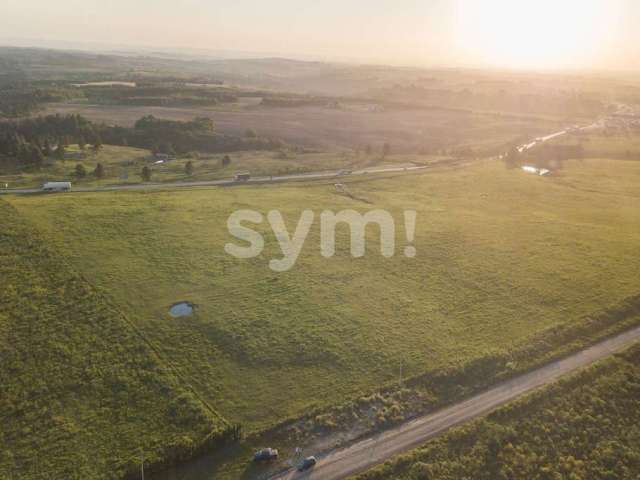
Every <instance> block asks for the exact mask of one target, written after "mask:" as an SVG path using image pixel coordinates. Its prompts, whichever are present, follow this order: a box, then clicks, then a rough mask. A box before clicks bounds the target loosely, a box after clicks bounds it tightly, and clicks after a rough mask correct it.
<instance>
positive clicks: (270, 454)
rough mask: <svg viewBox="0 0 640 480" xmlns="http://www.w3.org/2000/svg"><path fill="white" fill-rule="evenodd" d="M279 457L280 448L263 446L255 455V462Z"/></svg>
mask: <svg viewBox="0 0 640 480" xmlns="http://www.w3.org/2000/svg"><path fill="white" fill-rule="evenodd" d="M276 458H278V450H276V449H275V448H263V449H262V450H258V451H257V452H256V453H255V454H254V455H253V461H254V462H266V461H269V460H275V459H276Z"/></svg>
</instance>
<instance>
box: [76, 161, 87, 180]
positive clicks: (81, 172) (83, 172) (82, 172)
mask: <svg viewBox="0 0 640 480" xmlns="http://www.w3.org/2000/svg"><path fill="white" fill-rule="evenodd" d="M86 176H87V169H86V168H84V165H82V164H81V163H79V164H77V165H76V177H78V178H84V177H86Z"/></svg>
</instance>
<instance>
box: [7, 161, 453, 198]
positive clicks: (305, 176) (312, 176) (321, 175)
mask: <svg viewBox="0 0 640 480" xmlns="http://www.w3.org/2000/svg"><path fill="white" fill-rule="evenodd" d="M439 165H443V164H442V163H440V164H437V163H435V164H433V165H432V166H433V167H436V166H439ZM430 167H431V166H417V167H415V166H414V167H380V168H369V169H366V170H354V171H353V172H351V173H348V174H345V173H344V170H335V171H328V172H312V173H299V174H294V175H275V176H267V177H252V178H250V179H249V180H246V181H243V182H236V181H234V180H233V179H223V180H209V181H200V182H168V183H136V184H131V185H109V186H101V187H73V190H72V191H73V192H113V191H122V190H153V189H166V188H184V187H222V186H232V185H247V184H254V185H255V184H264V183H281V182H288V181H295V180H319V179H326V178H336V179H337V178H348V177H352V176H354V175H371V174H383V173H399V172H407V173H417V172H419V171H422V170H425V169H427V168H430ZM41 192H42V190H40V189H39V188H24V189H4V190H3V189H0V194H2V193H4V194H27V193H41Z"/></svg>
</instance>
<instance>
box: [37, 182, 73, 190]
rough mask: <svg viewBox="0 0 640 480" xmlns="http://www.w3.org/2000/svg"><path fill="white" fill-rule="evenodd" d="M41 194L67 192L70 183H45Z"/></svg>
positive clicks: (69, 188)
mask: <svg viewBox="0 0 640 480" xmlns="http://www.w3.org/2000/svg"><path fill="white" fill-rule="evenodd" d="M42 191H43V192H69V191H71V182H47V183H45V184H44V185H42Z"/></svg>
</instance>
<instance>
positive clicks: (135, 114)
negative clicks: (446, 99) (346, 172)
mask: <svg viewBox="0 0 640 480" xmlns="http://www.w3.org/2000/svg"><path fill="white" fill-rule="evenodd" d="M45 113H46V114H50V113H60V114H70V113H77V114H80V115H82V116H84V117H86V118H88V119H90V120H93V121H99V122H100V121H101V122H106V123H109V124H117V125H122V126H131V125H133V124H134V123H135V122H136V120H138V119H139V118H141V117H143V116H144V115H149V114H151V115H154V116H156V117H158V118H164V119H170V120H183V121H184V120H191V119H193V118H194V117H202V116H205V117H210V118H211V119H213V121H214V122H215V124H216V129H217V130H218V131H219V132H221V133H225V134H231V135H243V134H244V132H245V131H246V129H248V128H252V129H255V130H256V131H257V132H258V134H259V135H261V136H265V137H274V138H280V139H282V140H284V141H286V142H291V143H297V144H303V145H308V146H320V147H323V148H334V147H343V148H344V147H357V146H362V145H366V144H371V145H373V146H376V147H377V148H379V147H380V146H381V145H382V144H383V143H384V142H388V143H391V144H392V146H394V147H395V148H396V149H397V150H411V151H415V150H417V149H421V148H427V149H440V148H444V147H447V148H451V147H455V146H461V145H474V146H475V147H481V146H486V147H492V146H493V147H495V146H496V145H499V146H500V145H503V144H504V143H508V142H512V141H514V140H515V139H517V138H519V137H521V136H523V135H524V136H525V137H527V136H528V137H531V136H534V137H535V136H538V135H541V134H547V133H549V132H551V131H555V130H557V128H558V127H561V126H562V125H563V123H562V122H560V121H558V120H545V119H538V118H531V117H522V116H516V115H501V114H491V115H490V114H479V113H472V112H471V111H465V110H447V109H438V108H436V109H429V108H422V109H404V110H398V109H391V110H388V111H381V112H365V111H354V110H350V109H347V110H345V109H338V108H322V107H299V108H270V107H254V106H248V107H246V108H240V109H238V108H236V107H234V108H228V109H223V108H221V107H212V108H205V107H198V108H181V107H175V108H169V107H148V106H144V107H143V106H140V107H136V106H119V105H90V104H82V103H69V104H66V103H55V104H50V105H49V106H48V108H47V109H46V111H45Z"/></svg>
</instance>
